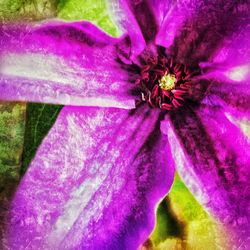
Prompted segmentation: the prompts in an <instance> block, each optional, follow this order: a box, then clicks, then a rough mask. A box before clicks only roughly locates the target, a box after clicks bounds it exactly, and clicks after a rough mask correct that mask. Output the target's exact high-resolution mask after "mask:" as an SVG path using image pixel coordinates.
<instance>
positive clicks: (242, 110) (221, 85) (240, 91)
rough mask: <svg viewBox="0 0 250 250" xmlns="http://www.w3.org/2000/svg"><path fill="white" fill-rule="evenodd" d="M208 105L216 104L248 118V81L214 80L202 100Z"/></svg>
mask: <svg viewBox="0 0 250 250" xmlns="http://www.w3.org/2000/svg"><path fill="white" fill-rule="evenodd" d="M202 103H204V104H206V105H208V106H217V107H220V108H221V109H223V110H224V111H225V112H230V113H233V114H234V115H236V116H238V117H248V118H250V109H249V103H250V82H241V83H231V82H225V81H214V82H213V84H212V85H211V88H210V91H209V95H208V96H207V97H206V98H205V99H204V100H203V101H202Z"/></svg>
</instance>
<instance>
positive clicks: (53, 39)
mask: <svg viewBox="0 0 250 250" xmlns="http://www.w3.org/2000/svg"><path fill="white" fill-rule="evenodd" d="M0 32H1V36H0V43H1V48H0V56H1V78H0V99H4V100H20V101H33V102H44V103H60V104H70V105H86V106H111V107H125V108H131V107H134V100H133V98H132V97H131V96H130V94H129V91H130V88H131V86H132V84H131V83H129V76H128V72H127V71H126V70H125V69H124V68H123V67H122V63H119V60H118V59H119V58H120V56H121V55H122V56H123V57H124V54H126V53H127V54H129V51H130V44H129V43H127V44H126V41H127V40H126V39H125V38H122V39H115V38H111V37H109V36H108V35H106V34H105V33H103V32H102V31H100V30H99V29H98V28H96V27H95V26H93V25H92V24H90V23H88V22H75V23H66V22H51V23H41V24H39V25H36V26H32V27H30V26H24V25H22V26H17V25H16V26H14V25H12V26H9V25H7V26H1V29H0ZM125 45H126V46H125Z"/></svg>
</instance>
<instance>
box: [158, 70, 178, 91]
mask: <svg viewBox="0 0 250 250" xmlns="http://www.w3.org/2000/svg"><path fill="white" fill-rule="evenodd" d="M175 82H176V78H175V75H173V74H168V73H167V72H166V73H165V74H164V76H163V77H162V78H161V80H160V81H159V86H160V87H161V89H164V90H167V91H170V90H172V89H174V87H175Z"/></svg>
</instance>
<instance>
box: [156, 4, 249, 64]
mask: <svg viewBox="0 0 250 250" xmlns="http://www.w3.org/2000/svg"><path fill="white" fill-rule="evenodd" d="M249 8H250V5H249V3H247V2H241V1H234V0H227V1H216V0H214V1H200V0H197V1H178V2H177V3H176V4H175V5H173V6H172V8H170V9H169V11H170V14H169V16H170V18H168V16H166V22H167V23H166V24H163V25H162V29H165V32H166V33H165V36H167V35H168V26H169V27H170V31H169V32H170V35H171V34H172V33H174V34H175V36H174V42H173V45H172V47H171V52H172V54H173V56H174V57H175V58H176V60H177V61H180V62H182V63H185V64H191V65H196V64H197V63H199V62H201V61H207V60H209V59H210V58H211V57H212V56H213V54H214V53H216V52H217V50H218V49H219V48H220V46H222V44H223V42H224V41H225V40H226V39H227V38H228V37H231V36H234V35H235V34H237V33H238V32H241V31H242V30H244V28H246V26H247V25H248V23H249ZM160 34H161V36H164V32H162V31H160ZM161 40H163V37H162V38H161ZM183 41H185V42H183ZM169 45H170V43H169Z"/></svg>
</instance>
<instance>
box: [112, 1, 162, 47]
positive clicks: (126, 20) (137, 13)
mask: <svg viewBox="0 0 250 250" xmlns="http://www.w3.org/2000/svg"><path fill="white" fill-rule="evenodd" d="M109 5H110V10H111V13H112V14H113V15H114V16H115V17H116V19H117V21H118V23H120V24H121V26H122V27H123V28H124V29H125V30H126V31H127V32H128V33H129V34H130V37H132V38H134V39H132V41H134V43H137V45H136V46H139V44H140V43H141V45H142V44H143V43H144V42H143V40H142V39H141V35H142V36H143V38H144V40H145V41H146V43H149V42H151V41H154V39H155V36H156V34H157V31H158V23H157V17H156V15H155V13H154V11H153V8H152V5H151V2H150V1H133V0H112V1H110V4H109ZM139 30H140V31H139ZM135 35H137V37H135Z"/></svg>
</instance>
